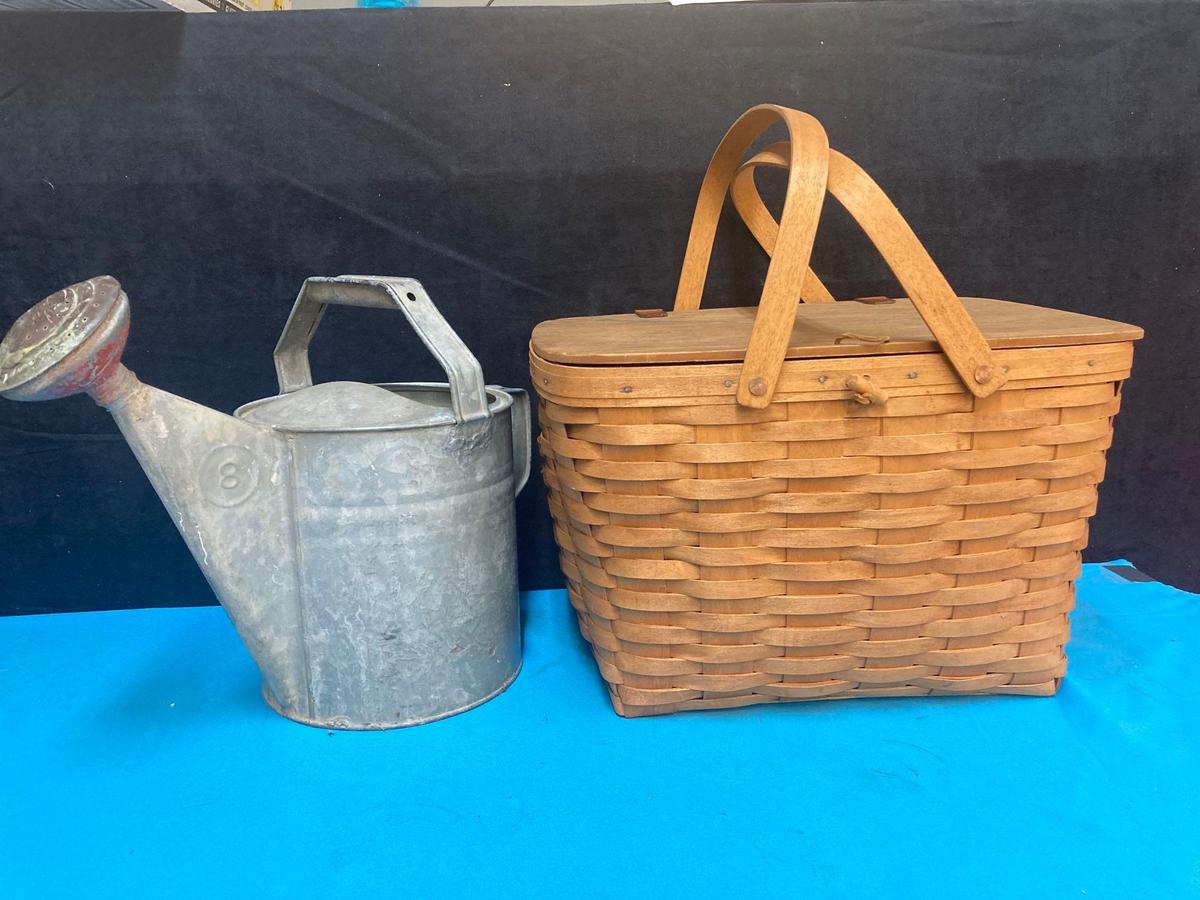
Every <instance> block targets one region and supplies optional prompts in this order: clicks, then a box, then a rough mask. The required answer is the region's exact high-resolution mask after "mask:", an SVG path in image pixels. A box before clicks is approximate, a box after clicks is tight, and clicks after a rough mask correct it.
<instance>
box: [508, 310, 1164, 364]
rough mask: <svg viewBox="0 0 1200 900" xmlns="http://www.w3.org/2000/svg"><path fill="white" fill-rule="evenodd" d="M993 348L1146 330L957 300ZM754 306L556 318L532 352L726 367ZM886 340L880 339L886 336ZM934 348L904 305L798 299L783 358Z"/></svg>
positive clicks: (1131, 335)
mask: <svg viewBox="0 0 1200 900" xmlns="http://www.w3.org/2000/svg"><path fill="white" fill-rule="evenodd" d="M962 303H963V306H965V307H966V310H967V312H968V313H969V314H970V316H971V318H972V319H973V320H974V321H975V323H976V325H978V326H979V330H980V331H981V332H982V333H983V336H984V338H986V340H987V342H988V344H989V345H990V346H991V347H992V348H993V349H1016V348H1021V347H1061V346H1071V345H1080V344H1108V343H1116V342H1122V341H1135V340H1138V339H1139V338H1141V337H1142V329H1141V328H1138V327H1137V326H1136V325H1126V324H1124V323H1122V322H1114V321H1112V320H1110V319H1101V318H1098V317H1096V316H1085V315H1082V314H1080V313H1073V312H1066V311H1064V310H1058V309H1046V308H1044V307H1041V306H1030V305H1029V304H1027V303H1014V302H1011V301H1008V300H985V299H981V298H978V297H964V298H962ZM756 312H757V308H756V307H752V306H744V307H736V308H733V309H697V310H688V311H683V312H668V313H660V312H658V311H654V313H653V314H652V315H646V314H645V311H643V314H642V315H634V314H626V315H615V316H586V317H578V318H570V319H554V320H552V321H549V322H543V323H541V324H540V325H538V326H537V327H536V328H535V329H534V330H533V337H532V340H531V342H530V348H531V349H532V350H533V352H534V353H536V354H537V355H538V356H540V357H541V358H542V359H545V360H548V361H550V362H557V363H568V364H571V363H573V364H580V365H631V364H638V363H689V362H695V363H700V362H732V361H737V360H741V359H742V358H743V357H744V356H745V354H746V346H747V344H748V342H749V340H750V332H751V330H752V329H753V327H754V317H755V313H756ZM884 338H886V340H883V339H884ZM938 349H939V347H938V344H937V342H936V341H935V340H934V337H933V335H932V334H931V333H930V331H929V329H928V328H927V327H926V326H925V323H924V321H922V319H921V316H920V315H919V314H918V313H917V311H916V309H915V308H914V307H913V304H912V302H911V301H910V300H905V299H901V300H895V301H887V302H879V303H875V302H855V301H843V302H840V303H801V304H799V306H798V309H797V311H796V322H795V325H794V326H793V327H792V336H791V339H790V340H789V342H788V350H787V358H788V359H815V358H821V357H833V356H878V355H884V354H892V353H929V352H934V351H937V350H938Z"/></svg>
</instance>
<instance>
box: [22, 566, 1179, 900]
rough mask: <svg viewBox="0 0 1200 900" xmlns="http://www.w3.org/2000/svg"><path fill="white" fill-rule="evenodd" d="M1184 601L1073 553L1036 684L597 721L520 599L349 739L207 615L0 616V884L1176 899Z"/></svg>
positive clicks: (554, 636) (598, 702)
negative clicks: (461, 688) (284, 712)
mask: <svg viewBox="0 0 1200 900" xmlns="http://www.w3.org/2000/svg"><path fill="white" fill-rule="evenodd" d="M1198 601H1200V597H1197V596H1196V595H1193V594H1187V593H1184V592H1182V591H1178V590H1175V589H1173V588H1170V587H1166V586H1164V585H1161V584H1156V583H1131V582H1126V581H1124V580H1123V579H1122V578H1120V577H1119V576H1118V575H1115V574H1113V573H1112V572H1110V571H1108V570H1107V569H1104V568H1102V567H1100V566H1088V567H1085V571H1084V575H1083V577H1082V578H1081V580H1080V583H1079V600H1078V606H1077V609H1076V611H1075V613H1074V616H1073V636H1072V640H1071V644H1070V647H1069V648H1068V650H1069V654H1070V658H1071V663H1070V671H1069V673H1068V675H1067V678H1066V681H1065V682H1064V685H1063V688H1062V690H1061V691H1060V693H1059V695H1058V696H1057V697H1054V698H1026V697H991V698H967V697H961V698H960V697H942V698H928V699H926V698H915V699H901V700H852V701H832V702H831V701H826V702H819V703H793V704H780V705H771V706H760V707H751V708H746V709H740V710H729V711H722V712H705V713H688V714H683V715H675V716H665V717H658V718H644V719H620V718H618V717H617V716H616V715H614V714H613V713H612V711H611V709H610V707H609V704H608V699H607V695H606V693H605V690H604V688H603V686H602V684H601V682H600V679H599V676H598V674H597V672H596V670H595V667H594V665H593V663H592V659H591V656H590V654H589V653H588V651H587V648H586V645H585V644H583V642H582V641H581V640H580V638H579V636H578V634H577V632H576V628H575V622H574V618H573V614H572V613H571V612H570V609H569V606H568V604H567V601H566V598H565V595H564V594H563V593H562V592H559V591H543V592H535V593H531V594H527V595H526V596H525V598H524V603H525V667H524V671H523V672H522V674H521V675H520V677H519V678H518V679H517V681H516V683H515V684H514V685H513V687H512V688H510V689H509V690H508V691H507V692H506V693H505V694H503V695H501V696H500V697H498V698H497V699H495V700H493V701H491V702H490V703H487V704H485V705H484V706H482V707H480V708H478V709H476V710H474V711H472V712H469V713H466V714H465V715H461V716H457V717H454V718H451V719H446V720H443V721H441V722H437V723H434V724H431V725H425V726H422V727H419V728H410V729H403V730H399V731H389V732H359V733H353V732H329V731H325V730H321V729H313V728H308V727H305V726H302V725H297V724H294V723H292V722H288V721H286V720H284V719H282V718H280V717H279V716H277V715H276V714H274V713H273V712H271V711H270V710H269V709H268V708H267V707H266V706H265V705H264V704H263V702H262V700H261V698H260V696H259V684H258V678H257V674H256V670H255V669H254V666H253V664H252V663H251V661H250V659H249V657H248V656H247V655H246V653H245V651H244V650H243V649H242V647H241V645H240V644H239V642H238V640H237V637H236V635H235V634H234V631H233V628H232V626H231V625H230V624H229V622H228V620H227V619H226V617H225V615H224V614H223V613H222V611H221V610H220V609H217V608H211V607H208V608H199V609H147V610H134V611H122V612H104V613H76V614H68V615H53V616H30V617H18V618H8V619H0V712H2V713H3V717H2V718H3V730H2V731H0V897H3V898H6V900H7V898H21V897H39V898H40V897H54V896H70V897H128V896H158V897H168V896H170V897H180V896H213V897H218V896H220V897H230V896H232V897H241V896H266V897H275V896H284V895H290V896H312V895H318V894H325V895H329V896H354V895H356V894H371V895H375V894H389V895H400V896H418V897H419V896H444V895H449V896H471V897H489V896H497V897H529V896H563V895H568V894H570V895H575V896H583V897H603V896H614V897H616V896H623V897H643V896H658V897H663V896H685V895H686V896H695V897H710V896H713V897H715V896H737V897H749V896H757V897H760V898H761V897H770V896H816V897H862V896H865V895H867V894H868V893H870V894H872V895H876V896H879V895H882V896H918V895H919V896H931V897H939V896H942V897H953V896H962V895H970V896H973V897H1007V898H1013V897H1015V898H1020V897H1076V896H1087V897H1120V898H1127V897H1142V896H1145V897H1180V896H1200V820H1198V817H1197V812H1198V810H1197V805H1198V804H1197V789H1198V788H1200V744H1198V740H1200V729H1198V728H1197V725H1198V724H1200V722H1198V720H1200V695H1198V694H1200V692H1198V688H1197V684H1198V681H1200V679H1198V677H1197V673H1196V661H1197V659H1200V602H1198Z"/></svg>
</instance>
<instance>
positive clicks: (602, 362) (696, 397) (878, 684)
mask: <svg viewBox="0 0 1200 900" xmlns="http://www.w3.org/2000/svg"><path fill="white" fill-rule="evenodd" d="M779 120H782V121H783V122H784V124H785V125H786V126H787V128H788V131H789V137H790V140H789V141H788V142H785V143H781V144H774V145H772V146H769V147H767V148H766V149H765V150H763V151H760V152H758V153H756V154H754V155H752V156H751V157H750V158H749V159H747V160H746V161H744V162H743V161H742V160H743V156H744V154H745V153H746V151H747V150H748V148H749V147H750V145H751V144H752V143H753V142H754V140H755V139H756V138H757V137H758V135H759V134H760V133H761V132H762V131H764V130H765V129H766V128H767V127H769V126H770V125H772V124H773V123H775V122H777V121H779ZM764 165H766V166H776V167H780V168H785V169H787V170H788V172H789V180H788V189H787V195H786V203H785V206H784V209H783V214H782V216H781V219H780V221H779V222H778V223H777V222H776V221H775V220H774V218H773V217H772V216H771V214H770V212H769V211H768V210H767V209H766V207H765V206H764V205H763V203H762V200H761V199H760V197H759V195H758V192H757V189H756V187H755V184H754V170H755V168H756V167H758V166H764ZM826 191H828V192H829V193H831V194H833V195H834V196H835V197H836V198H837V199H838V200H839V201H840V202H841V203H842V204H843V205H844V206H845V207H846V208H847V210H848V211H849V212H850V214H851V215H852V216H853V217H854V218H855V219H856V220H857V221H858V222H859V224H860V225H861V226H862V227H863V229H864V231H865V232H866V233H867V235H868V236H869V237H870V238H871V240H872V241H873V242H874V243H875V245H876V246H877V247H878V248H879V250H880V251H881V253H882V255H883V256H884V258H885V259H886V260H887V262H888V263H889V264H890V265H891V267H892V269H893V271H894V272H895V273H896V275H897V277H898V279H899V281H900V283H901V285H902V286H903V287H904V289H905V291H906V292H907V294H908V297H909V298H911V299H902V300H895V301H885V302H878V300H879V298H873V302H842V303H833V302H832V300H833V298H832V296H831V295H830V294H829V292H828V290H826V289H825V287H824V285H823V284H822V283H821V282H820V280H819V279H818V278H817V276H816V275H815V274H813V273H812V272H811V270H809V269H808V260H809V254H810V252H811V249H812V241H813V236H814V234H815V232H816V228H817V220H818V218H819V213H820V208H821V203H822V201H823V199H824V196H825V193H826ZM727 193H729V194H731V195H732V198H733V201H734V204H735V206H736V208H737V209H738V212H739V213H740V214H741V215H742V217H743V219H744V220H745V221H746V223H747V225H748V226H749V227H750V229H751V231H752V232H753V233H754V235H755V237H756V238H757V239H758V241H759V242H760V243H761V244H762V245H763V247H764V249H766V250H767V252H768V253H770V254H771V256H772V260H771V266H770V270H769V273H768V276H767V279H766V284H765V287H764V290H763V295H762V298H761V301H760V303H759V305H758V307H757V309H754V308H739V309H714V310H699V309H698V307H699V300H700V295H701V293H702V290H703V285H704V279H705V272H706V270H707V267H708V261H709V254H710V251H711V246H712V240H713V235H714V234H715V230H716V223H717V218H718V216H719V214H720V210H721V206H722V204H723V202H724V197H725V196H726V194H727ZM797 298H801V299H803V300H804V301H805V302H804V303H802V304H799V305H798V304H797V302H796V301H797ZM1140 337H1141V330H1140V329H1138V328H1136V327H1133V326H1129V325H1123V324H1121V323H1118V322H1111V321H1107V320H1104V319H1097V318H1093V317H1090V316H1082V315H1077V314H1073V313H1067V312H1061V311H1056V310H1048V309H1041V308H1038V307H1033V306H1028V305H1023V304H1018V303H1009V302H1005V301H1000V300H983V299H965V300H964V299H960V298H959V297H957V296H956V295H955V293H954V292H953V290H952V289H951V288H950V286H949V285H948V284H947V283H946V280H945V279H944V278H943V277H942V275H941V273H940V272H939V271H938V269H937V267H936V266H935V265H934V264H933V262H932V260H930V258H929V256H928V254H926V253H925V251H924V249H923V248H922V247H921V245H920V244H919V242H918V241H917V239H916V237H915V236H914V235H913V233H912V231H911V230H910V229H909V228H908V226H907V225H906V224H905V222H904V221H903V219H902V218H901V217H900V215H899V213H898V212H897V211H896V209H895V207H894V206H892V205H891V203H890V202H889V201H888V200H887V198H886V197H885V196H884V195H883V193H882V192H881V191H880V190H879V188H878V187H877V186H876V185H875V183H874V182H873V181H872V180H871V179H870V178H869V177H868V176H867V175H866V174H865V173H864V172H863V171H862V170H861V169H859V168H858V167H857V166H856V165H855V164H854V163H853V162H851V161H850V160H849V159H847V158H846V157H844V156H842V155H841V154H838V153H837V152H836V151H832V150H830V149H829V147H828V144H827V141H826V137H825V134H824V131H823V130H822V129H821V126H820V125H819V124H818V123H817V122H816V120H815V119H813V118H812V117H810V116H807V115H805V114H804V113H800V112H797V111H795V110H790V109H786V108H784V107H778V106H760V107H755V108H753V109H751V110H750V111H749V112H747V113H746V114H745V115H743V116H742V117H741V118H740V119H739V120H738V121H737V122H736V123H735V124H734V126H733V127H732V128H731V129H730V131H729V133H728V134H727V135H726V137H725V139H724V140H723V141H722V142H721V145H720V146H719V147H718V149H717V152H716V155H715V156H714V158H713V161H712V163H711V164H710V167H709V170H708V172H707V174H706V175H705V179H704V183H703V186H702V189H701V193H700V199H699V202H698V204H697V209H696V215H695V219H694V220H693V224H692V230H691V236H690V239H689V242H688V250H687V255H686V258H685V262H684V267H683V273H682V276H681V279H680V286H679V292H678V294H677V297H676V302H675V309H674V311H673V312H671V313H669V314H666V315H663V314H661V313H657V312H655V313H647V312H645V311H643V312H642V313H640V314H635V315H623V316H600V317H592V318H582V319H560V320H556V321H553V322H546V323H543V324H541V325H539V326H538V328H537V329H536V330H535V331H534V334H533V339H532V342H531V345H530V360H531V371H532V376H533V382H534V385H535V387H536V388H537V390H538V392H539V394H540V397H541V403H540V406H539V411H540V420H541V429H542V430H541V437H540V447H541V452H542V457H543V460H544V468H543V472H544V475H545V479H546V485H547V487H548V489H549V495H550V510H551V514H552V516H553V518H554V525H555V535H556V539H557V541H558V545H559V549H560V551H561V560H562V567H563V572H564V573H565V575H566V578H567V583H568V588H569V593H570V597H571V602H572V604H573V605H574V607H575V609H576V611H577V613H578V616H579V623H580V628H581V629H582V631H583V634H584V636H585V637H586V638H587V639H588V641H589V642H590V643H591V645H592V648H593V651H594V653H595V657H596V661H597V663H598V664H599V667H600V671H601V673H602V675H603V677H604V679H605V680H606V681H607V682H608V684H609V687H610V691H611V696H612V702H613V706H614V707H615V709H616V711H617V712H618V713H620V714H621V715H627V716H637V715H651V714H658V713H667V712H673V711H676V710H690V709H712V708H720V707H731V706H743V705H747V704H752V703H763V702H773V701H779V700H810V699H818V698H832V697H862V696H880V695H882V696H900V695H920V694H937V693H955V694H959V693H977V692H988V693H1006V694H1037V695H1046V694H1052V693H1054V691H1055V690H1056V688H1057V686H1058V683H1059V680H1060V679H1061V677H1062V675H1063V673H1064V671H1065V668H1066V657H1065V655H1064V652H1063V647H1064V645H1065V644H1066V642H1067V637H1068V613H1069V611H1070V610H1071V608H1072V605H1073V599H1074V591H1073V582H1074V579H1075V577H1076V576H1077V575H1078V572H1079V565H1080V551H1081V550H1082V549H1083V548H1084V547H1085V546H1086V544H1087V533H1088V519H1089V517H1090V516H1091V515H1092V514H1093V513H1094V512H1095V509H1096V492H1097V488H1098V486H1099V484H1100V482H1101V480H1102V478H1103V476H1104V465H1105V451H1106V450H1107V449H1108V446H1109V443H1110V440H1111V436H1112V422H1113V417H1114V416H1115V414H1116V412H1117V409H1118V407H1119V405H1120V388H1121V383H1122V381H1124V379H1125V378H1126V377H1128V375H1129V370H1130V365H1131V362H1132V355H1133V343H1132V342H1133V341H1134V340H1136V339H1138V338H1140Z"/></svg>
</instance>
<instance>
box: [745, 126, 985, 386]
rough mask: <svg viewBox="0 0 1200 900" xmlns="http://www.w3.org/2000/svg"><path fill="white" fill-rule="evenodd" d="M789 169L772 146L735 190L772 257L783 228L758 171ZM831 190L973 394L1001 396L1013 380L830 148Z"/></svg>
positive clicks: (919, 249)
mask: <svg viewBox="0 0 1200 900" xmlns="http://www.w3.org/2000/svg"><path fill="white" fill-rule="evenodd" d="M789 163H791V164H792V165H794V160H792V155H791V148H790V147H788V146H787V143H786V142H781V143H778V144H772V145H770V146H769V147H767V148H765V149H764V150H762V151H760V152H759V153H757V154H755V155H754V156H753V157H751V158H750V159H748V160H747V161H746V162H745V163H743V164H742V165H741V166H739V167H738V171H737V172H736V173H735V175H734V179H733V182H732V184H731V185H730V196H731V197H732V199H733V204H734V206H735V208H736V209H737V211H738V214H739V215H740V216H741V217H742V219H743V221H744V222H745V223H746V225H747V227H748V228H749V229H750V231H751V233H752V234H753V235H754V237H755V239H756V240H757V241H758V242H759V244H761V245H762V247H763V249H764V250H766V251H767V253H768V254H770V253H772V252H773V248H774V247H775V245H776V244H777V243H778V239H777V235H778V233H779V230H780V225H779V223H777V222H776V221H775V218H774V217H773V216H772V215H771V212H770V211H769V210H768V209H767V207H766V204H764V203H763V200H762V197H761V195H760V194H759V192H758V188H757V187H756V186H755V183H754V171H755V169H756V168H757V167H758V166H760V165H766V166H774V167H777V168H788V167H789ZM828 189H829V193H830V194H832V195H833V196H834V197H836V198H837V200H838V202H840V203H841V204H842V205H843V206H844V207H845V208H846V211H847V212H849V213H850V215H851V216H852V217H853V218H854V220H855V221H856V222H858V224H859V226H860V227H861V228H862V229H863V231H864V232H865V233H866V235H867V237H868V238H870V239H871V242H872V243H873V244H874V245H875V247H876V248H877V249H878V250H879V253H880V255H881V256H882V257H883V258H884V261H885V262H886V263H887V264H888V266H890V267H891V269H892V272H893V273H895V275H896V278H897V280H898V281H899V282H900V284H901V285H902V286H903V287H904V290H905V291H906V292H907V293H908V296H909V298H910V299H911V300H912V302H913V306H914V307H915V308H916V310H917V312H918V313H920V315H921V318H922V319H923V320H924V321H925V324H926V326H928V328H929V330H930V332H931V333H932V334H933V336H934V338H935V339H936V340H937V342H938V343H939V344H940V345H941V348H942V350H943V352H945V354H946V357H947V358H948V359H949V360H950V364H951V365H952V366H953V367H954V369H955V371H956V372H957V373H958V375H959V377H960V378H961V379H962V381H963V384H965V385H966V387H967V389H968V390H969V391H971V393H973V394H974V395H975V396H977V397H986V396H988V395H989V394H991V393H993V392H994V391H996V390H998V389H999V388H1000V387H1001V386H1002V385H1003V384H1004V383H1005V381H1007V376H1006V375H1005V374H1004V372H1003V370H1002V369H1001V367H1000V366H998V365H996V364H995V362H994V360H993V356H992V350H991V347H990V346H989V345H988V343H987V341H986V340H985V339H984V337H983V335H982V334H981V333H980V331H979V328H978V327H977V326H976V325H975V322H974V321H973V320H972V319H971V317H970V316H969V315H968V314H967V311H966V310H965V309H964V308H963V305H962V303H961V302H960V301H959V299H958V296H957V294H955V292H954V289H953V288H951V287H950V284H949V283H948V282H947V281H946V278H945V276H944V275H942V273H941V271H940V270H939V269H938V267H937V265H936V264H935V263H934V261H933V259H932V258H931V257H930V256H929V253H928V252H927V251H926V250H925V248H924V247H923V246H922V245H921V242H920V241H919V240H918V239H917V236H916V235H915V234H914V233H913V231H912V229H911V228H910V227H909V225H908V223H907V222H906V221H905V220H904V218H903V216H901V215H900V211H899V210H897V209H896V207H895V206H894V205H893V204H892V202H891V201H890V200H889V199H888V197H887V195H886V194H884V192H883V190H882V189H880V187H879V185H877V184H876V183H875V181H874V180H873V179H872V178H871V176H870V175H868V174H867V173H866V172H865V171H864V170H863V169H862V168H861V167H860V166H859V165H858V164H857V163H855V162H854V161H853V160H851V159H850V158H849V157H847V156H845V155H843V154H841V153H839V152H838V151H836V150H832V149H831V150H830V151H829V168H828Z"/></svg>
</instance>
